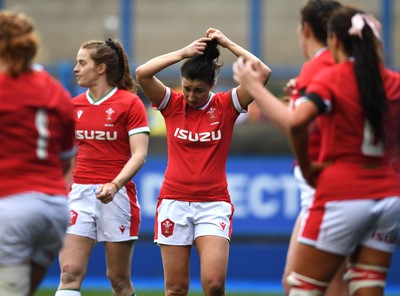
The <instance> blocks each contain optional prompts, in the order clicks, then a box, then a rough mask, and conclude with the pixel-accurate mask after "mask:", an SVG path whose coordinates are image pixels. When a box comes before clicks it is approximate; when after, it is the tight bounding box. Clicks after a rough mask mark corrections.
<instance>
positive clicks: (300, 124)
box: [239, 7, 400, 296]
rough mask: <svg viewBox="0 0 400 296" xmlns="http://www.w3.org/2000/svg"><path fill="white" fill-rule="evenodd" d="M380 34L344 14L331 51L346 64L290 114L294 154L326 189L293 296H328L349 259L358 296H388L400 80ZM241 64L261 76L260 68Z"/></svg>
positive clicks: (292, 280)
mask: <svg viewBox="0 0 400 296" xmlns="http://www.w3.org/2000/svg"><path fill="white" fill-rule="evenodd" d="M379 32H380V23H379V22H378V21H377V20H376V19H375V18H374V17H373V16H371V15H369V14H366V13H364V12H362V11H360V10H357V9H355V8H351V7H344V8H341V9H339V10H338V11H336V12H335V13H334V14H333V16H332V17H331V18H330V20H329V22H328V45H329V48H330V50H331V53H332V56H333V57H334V59H335V62H336V63H337V64H336V65H334V66H332V67H330V68H328V69H326V70H324V71H322V72H321V73H319V74H318V75H317V76H316V77H315V79H313V80H312V82H311V83H310V85H309V86H308V87H307V90H306V96H304V97H303V99H302V101H303V102H302V103H301V104H300V105H299V106H297V108H296V109H295V110H294V111H293V113H291V114H290V138H291V143H292V146H293V150H294V152H295V156H296V158H297V161H298V164H299V166H300V168H301V170H302V173H303V176H304V178H305V179H306V180H307V182H308V183H309V184H311V185H312V186H316V192H315V198H314V201H313V203H312V205H311V207H310V209H309V212H308V213H307V215H304V216H303V217H302V221H301V226H300V231H299V237H298V240H299V242H300V243H301V244H299V247H298V248H299V249H298V250H299V253H300V254H301V256H298V257H296V258H295V259H294V262H293V272H292V273H291V274H290V275H289V276H288V277H287V282H288V283H289V285H290V286H291V288H290V291H289V296H292V295H305V296H311V295H324V292H325V289H326V286H327V285H328V282H329V281H330V280H331V279H332V277H333V276H334V274H335V273H336V272H337V269H338V268H339V266H340V265H341V264H342V263H343V261H344V259H345V257H346V256H350V260H349V266H348V270H347V272H346V275H345V279H346V280H347V281H348V285H349V293H350V295H383V294H384V287H385V284H386V274H387V271H388V269H389V267H390V264H391V258H392V253H393V251H394V249H395V247H396V242H397V238H398V233H399V230H400V216H399V214H398V213H399V212H400V198H399V196H400V180H399V178H398V176H397V175H396V172H395V170H394V169H393V167H392V163H391V162H392V160H393V158H395V157H396V155H393V151H394V149H395V147H396V141H398V139H399V127H400V122H399V121H400V120H399V119H400V74H399V73H397V72H393V71H390V70H388V69H386V68H385V67H384V65H383V63H382V60H381V56H382V52H381V49H382V45H381V42H380V33H379ZM239 66H240V67H244V68H245V69H246V71H248V72H249V73H253V74H254V72H257V70H256V69H255V68H254V67H255V66H254V65H251V64H250V63H242V64H240V65H239ZM246 71H244V72H246ZM256 76H257V75H256ZM317 117H318V126H319V127H320V130H321V153H320V155H319V157H318V163H313V162H312V161H311V159H310V156H309V154H308V151H307V140H308V133H307V130H308V128H309V125H310V123H311V122H312V121H313V120H314V119H315V118H317Z"/></svg>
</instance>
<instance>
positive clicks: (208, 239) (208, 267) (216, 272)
mask: <svg viewBox="0 0 400 296" xmlns="http://www.w3.org/2000/svg"><path fill="white" fill-rule="evenodd" d="M195 244H196V248H197V250H198V252H199V256H200V266H201V273H200V275H201V283H202V286H203V293H204V295H206V296H224V295H225V282H226V273H227V268H228V258H229V240H227V239H226V238H224V237H220V236H215V235H206V236H199V237H198V238H197V239H196V241H195Z"/></svg>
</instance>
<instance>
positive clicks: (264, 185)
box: [134, 156, 300, 237]
mask: <svg viewBox="0 0 400 296" xmlns="http://www.w3.org/2000/svg"><path fill="white" fill-rule="evenodd" d="M166 165H167V158H166V156H151V157H149V159H148V160H147V162H146V164H145V165H144V166H143V168H142V169H141V170H140V172H139V173H138V174H137V175H136V176H135V178H134V182H135V183H136V185H137V189H138V196H139V201H140V206H141V209H142V223H141V233H146V234H149V233H153V228H154V215H155V209H156V205H157V197H158V192H159V189H160V187H161V184H162V181H163V177H164V171H165V168H166ZM292 166H293V158H292V157H290V156H265V157H261V156H254V157H252V156H240V157H239V156H233V157H230V158H229V159H228V162H227V178H228V189H229V192H230V194H231V199H232V203H233V205H234V207H235V212H234V216H233V237H235V235H250V236H260V235H273V236H288V235H290V233H291V230H292V227H293V224H294V221H295V219H296V216H297V214H298V212H299V210H300V203H299V190H298V188H297V183H296V180H295V179H294V177H293V173H292V169H293V168H292Z"/></svg>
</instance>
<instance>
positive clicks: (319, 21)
mask: <svg viewBox="0 0 400 296" xmlns="http://www.w3.org/2000/svg"><path fill="white" fill-rule="evenodd" d="M341 6H342V5H341V4H340V3H339V2H338V1H334V0H309V1H308V2H307V4H305V5H304V6H303V7H302V9H301V10H300V18H301V19H300V22H301V24H304V23H307V24H308V25H309V26H310V27H311V30H312V31H313V33H314V36H315V38H316V39H317V40H318V41H319V42H321V43H323V44H326V39H327V28H326V26H327V23H328V20H329V17H330V16H331V15H332V13H333V12H334V11H335V10H336V9H338V8H340V7H341Z"/></svg>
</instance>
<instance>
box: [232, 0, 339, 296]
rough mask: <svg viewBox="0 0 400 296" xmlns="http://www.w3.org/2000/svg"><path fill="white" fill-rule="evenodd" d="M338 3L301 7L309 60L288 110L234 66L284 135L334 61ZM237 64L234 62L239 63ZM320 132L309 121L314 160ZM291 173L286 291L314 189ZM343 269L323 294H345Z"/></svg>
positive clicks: (314, 0)
mask: <svg viewBox="0 0 400 296" xmlns="http://www.w3.org/2000/svg"><path fill="white" fill-rule="evenodd" d="M340 7H341V4H340V3H339V2H337V1H332V0H309V1H307V3H306V4H305V5H304V6H303V7H302V8H301V10H300V24H299V26H298V30H297V34H298V39H299V43H300V48H301V49H302V51H303V53H304V55H305V57H306V58H307V59H308V61H307V62H305V63H304V65H303V66H302V69H301V71H300V73H299V75H298V76H297V77H296V78H295V79H291V80H290V81H289V82H288V83H287V85H286V87H285V91H286V92H287V93H288V94H289V96H290V101H289V109H288V108H287V107H286V106H285V105H284V104H283V103H281V102H280V101H279V99H278V98H276V97H275V96H274V95H273V94H271V93H270V92H269V91H268V90H267V89H265V88H264V87H263V85H262V84H260V83H259V82H258V78H257V77H254V76H253V75H251V73H247V72H246V70H244V69H242V68H240V67H236V69H235V78H236V80H237V81H238V82H242V84H243V85H244V86H245V87H246V88H248V90H249V91H250V92H251V94H252V95H254V100H255V102H256V104H257V105H258V106H259V107H260V109H261V111H262V112H263V113H264V114H265V115H266V116H267V118H268V119H269V120H270V121H271V122H272V123H274V124H276V125H277V126H278V127H279V128H280V129H281V130H282V131H283V132H284V133H285V134H286V135H288V132H289V118H290V114H289V113H290V112H291V111H292V110H294V109H295V108H296V106H297V105H298V104H299V103H300V102H301V100H300V98H302V96H303V95H304V94H305V90H306V88H307V85H308V84H309V83H310V81H311V80H312V78H313V77H314V76H315V75H316V74H318V73H319V72H320V71H322V70H324V69H326V68H327V67H330V66H332V65H334V63H335V61H334V59H333V57H332V55H331V53H330V51H329V49H328V48H327V44H326V39H327V22H328V19H329V16H330V15H331V14H332V13H333V12H334V11H335V10H336V9H338V8H340ZM238 64H239V63H237V64H236V66H238ZM320 141H321V135H320V131H319V128H318V125H317V122H316V121H313V122H312V124H310V127H309V129H308V152H309V155H310V159H311V160H313V161H316V160H317V159H318V155H319V152H320V148H321V147H320ZM294 176H295V178H296V180H297V182H298V185H299V189H300V201H301V211H300V213H299V215H298V217H297V220H296V223H295V226H294V228H293V232H292V235H291V240H290V244H289V249H288V252H287V257H286V265H285V271H284V274H283V277H282V283H283V286H284V288H285V291H286V292H287V291H288V289H289V285H288V284H287V283H286V277H287V275H288V274H289V273H290V272H291V271H292V269H293V267H292V265H293V260H294V258H295V257H297V256H300V255H299V254H298V251H297V249H298V244H299V242H298V241H297V235H298V231H299V226H300V221H301V217H302V216H303V215H305V214H306V213H307V211H308V209H309V207H310V205H311V203H312V200H313V197H314V194H315V189H314V188H313V187H311V186H310V185H309V184H308V183H307V181H306V180H305V179H304V178H303V176H302V174H301V170H300V168H299V166H297V165H296V166H295V168H294ZM344 272H345V264H343V266H342V268H341V270H340V271H339V272H338V273H337V275H336V277H335V278H334V279H333V280H332V282H331V283H330V285H329V288H328V290H327V291H326V295H331V296H337V295H346V291H347V286H346V284H345V283H344V281H343V274H344Z"/></svg>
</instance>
